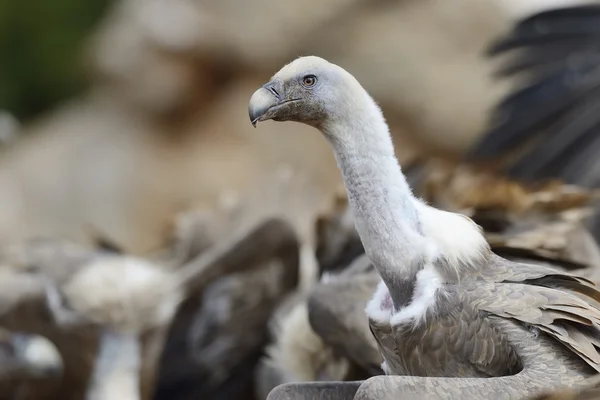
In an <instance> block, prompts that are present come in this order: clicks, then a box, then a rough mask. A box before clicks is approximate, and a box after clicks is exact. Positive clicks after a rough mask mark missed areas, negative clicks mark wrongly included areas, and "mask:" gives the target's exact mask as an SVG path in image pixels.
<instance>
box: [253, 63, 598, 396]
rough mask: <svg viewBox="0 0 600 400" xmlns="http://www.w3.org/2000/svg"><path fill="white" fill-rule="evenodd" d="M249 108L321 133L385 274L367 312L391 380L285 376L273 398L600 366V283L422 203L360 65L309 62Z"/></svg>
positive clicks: (504, 387)
mask: <svg viewBox="0 0 600 400" xmlns="http://www.w3.org/2000/svg"><path fill="white" fill-rule="evenodd" d="M248 112H249V117H250V120H251V122H252V124H253V125H255V126H256V124H257V123H258V122H261V121H266V120H274V121H295V122H300V123H305V124H308V125H310V126H313V127H315V128H317V129H318V130H320V131H321V133H322V134H323V135H324V136H325V138H326V139H327V141H328V142H329V143H330V145H331V147H332V149H333V152H334V154H335V158H336V161H337V164H338V167H339V169H340V171H341V174H342V178H343V181H344V184H345V187H346V191H347V194H348V201H349V205H350V209H351V210H352V213H353V216H354V221H355V226H356V229H357V232H358V234H359V237H360V239H361V242H362V244H363V247H364V249H365V253H366V255H367V257H368V258H369V260H370V261H371V262H372V264H373V266H374V267H375V269H376V270H377V272H378V274H379V276H380V277H381V281H380V282H379V283H378V285H377V288H376V290H375V293H374V294H373V297H372V298H371V300H370V301H369V302H368V304H367V306H366V308H365V311H366V314H367V317H368V321H369V326H370V330H371V332H372V334H373V336H374V338H375V340H376V342H377V346H378V349H379V351H380V354H381V356H382V359H383V363H382V365H381V367H382V369H383V371H384V372H385V374H386V376H375V377H371V378H369V379H367V380H365V381H364V382H356V381H355V382H348V383H339V382H338V383H331V382H329V383H316V384H311V383H302V384H285V385H280V386H278V387H276V388H275V389H273V391H271V393H270V394H269V398H271V399H289V398H319V397H321V398H354V399H357V400H361V399H398V398H423V397H425V398H438V399H447V398H488V399H494V398H526V397H528V396H531V395H535V394H536V393H538V392H540V391H542V390H547V389H549V388H554V387H560V386H571V387H575V386H576V385H578V384H579V383H581V382H582V381H583V380H584V379H585V378H588V377H590V376H592V375H593V374H595V373H597V372H598V371H600V353H599V352H598V350H597V347H596V346H599V347H600V325H599V324H600V309H599V308H597V306H596V305H595V304H597V302H598V301H599V300H600V292H599V291H598V290H597V289H596V287H595V285H594V283H593V282H592V281H589V280H587V279H585V278H582V277H579V276H577V275H574V274H571V273H567V272H563V271H559V270H557V269H554V268H551V267H547V266H543V265H535V264H526V263H519V262H513V261H509V260H506V259H504V258H502V257H500V256H497V255H495V254H494V253H492V252H491V250H490V247H489V245H488V243H487V242H486V240H485V238H484V236H483V235H482V232H481V229H480V228H479V227H478V226H477V225H476V224H475V223H474V222H473V221H472V220H471V219H470V218H468V217H466V216H464V215H460V214H456V213H451V212H447V211H442V210H439V209H436V208H433V207H430V206H429V205H427V204H425V203H424V202H423V201H421V200H419V199H417V198H416V197H415V196H414V195H413V194H412V191H411V189H410V187H409V185H408V183H407V181H406V178H405V176H404V175H403V173H402V170H401V168H400V166H399V164H398V160H397V158H396V156H395V153H394V147H393V144H392V141H391V137H390V133H389V129H388V126H387V123H386V121H385V119H384V117H383V114H382V112H381V110H380V108H379V107H378V106H377V104H376V103H375V101H374V100H373V98H372V97H371V96H370V95H369V94H368V93H367V91H366V90H365V89H364V88H363V87H362V86H361V85H360V83H359V82H358V81H357V80H356V79H355V78H354V77H353V76H352V75H351V74H350V73H348V72H347V71H345V70H344V69H343V68H341V67H339V66H337V65H335V64H332V63H330V62H328V61H326V60H324V59H322V58H319V57H314V56H309V57H300V58H298V59H296V60H294V61H293V62H291V63H289V64H287V65H286V66H284V67H283V68H282V69H281V70H280V71H279V72H277V73H276V74H275V75H274V76H273V77H272V79H271V80H270V81H269V82H268V83H266V84H265V85H263V86H262V87H261V88H259V89H257V90H256V91H255V92H254V94H253V95H252V97H251V99H250V102H249V107H248ZM481 378H485V379H481Z"/></svg>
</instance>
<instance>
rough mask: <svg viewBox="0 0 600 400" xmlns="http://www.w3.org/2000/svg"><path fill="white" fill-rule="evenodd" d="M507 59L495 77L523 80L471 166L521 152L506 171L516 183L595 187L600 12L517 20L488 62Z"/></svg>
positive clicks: (599, 142) (580, 10)
mask: <svg viewBox="0 0 600 400" xmlns="http://www.w3.org/2000/svg"><path fill="white" fill-rule="evenodd" d="M509 51H515V53H516V54H514V57H512V58H511V59H510V60H509V61H508V63H506V64H505V65H504V66H503V67H502V68H501V69H500V71H499V72H498V75H499V76H501V77H514V76H516V75H517V74H521V76H519V77H518V78H521V77H524V82H525V83H524V84H523V86H521V87H520V88H518V89H517V90H516V91H514V92H513V93H511V94H509V95H508V96H507V97H506V98H505V99H504V100H503V101H502V102H501V103H500V104H499V105H498V106H497V107H496V109H495V111H494V114H493V117H492V124H491V126H490V128H489V130H487V131H486V132H485V133H484V135H483V136H482V138H481V140H480V141H479V143H478V144H477V145H476V146H475V147H474V148H473V150H472V151H471V153H470V154H469V158H470V159H471V160H477V159H487V158H490V157H496V156H500V155H506V154H507V153H509V152H512V151H514V150H517V149H519V154H518V155H514V157H513V158H511V161H510V162H509V163H508V165H507V166H506V172H507V173H508V174H509V175H510V176H512V177H514V178H517V179H524V180H539V179H545V178H561V179H563V180H565V181H567V182H569V183H577V184H580V185H583V186H588V187H595V186H599V185H600V158H598V157H597V154H598V152H600V5H596V4H594V5H583V6H573V7H567V8H560V9H553V10H550V11H545V12H541V13H538V14H535V15H533V16H531V17H529V18H526V19H524V20H522V21H521V22H519V23H518V24H517V25H516V26H515V27H514V29H513V30H512V31H511V32H510V33H509V34H508V35H506V36H505V37H504V38H501V39H500V40H498V41H497V42H496V43H494V44H493V45H492V46H491V48H490V49H489V51H488V54H489V55H490V56H497V55H503V56H504V55H506V53H508V52H509ZM526 144H527V146H526V147H525V148H524V147H523V146H524V145H526ZM523 149H524V151H523Z"/></svg>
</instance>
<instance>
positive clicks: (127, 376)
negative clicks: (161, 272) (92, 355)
mask: <svg viewBox="0 0 600 400" xmlns="http://www.w3.org/2000/svg"><path fill="white" fill-rule="evenodd" d="M140 351H141V350H140V342H139V338H138V336H137V335H134V334H130V333H122V332H116V331H110V330H107V331H105V332H102V334H101V336H100V343H99V354H98V357H97V359H96V364H95V366H94V372H93V375H92V379H91V383H90V387H89V389H88V393H87V396H86V400H112V399H123V400H140V398H141V395H140V368H141V360H140V357H141V354H140Z"/></svg>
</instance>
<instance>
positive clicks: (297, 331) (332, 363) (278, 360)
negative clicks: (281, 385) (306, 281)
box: [266, 301, 349, 382]
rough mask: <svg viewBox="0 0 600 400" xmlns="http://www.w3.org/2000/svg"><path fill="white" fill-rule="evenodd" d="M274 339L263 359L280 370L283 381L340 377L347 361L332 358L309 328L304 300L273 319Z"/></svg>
mask: <svg viewBox="0 0 600 400" xmlns="http://www.w3.org/2000/svg"><path fill="white" fill-rule="evenodd" d="M275 326H276V328H275V330H276V332H275V333H276V339H275V342H274V343H273V344H272V345H270V346H269V347H268V348H267V350H266V351H267V360H266V362H267V363H268V364H269V365H270V366H272V367H274V368H276V369H277V370H278V371H280V372H281V373H283V375H284V377H283V380H285V381H286V382H304V381H314V380H319V379H320V377H326V378H327V380H342V379H343V378H344V376H345V375H346V374H347V372H348V369H349V363H348V361H347V360H346V359H344V358H339V357H335V356H334V354H333V351H332V349H331V348H329V347H328V346H327V345H326V344H325V343H324V342H323V340H321V338H320V337H319V336H317V334H316V333H315V332H314V331H313V330H312V328H311V326H310V323H309V321H308V307H307V304H306V302H305V301H301V302H299V303H298V304H296V305H295V306H294V307H293V308H292V309H291V310H290V311H289V313H287V314H285V315H283V316H282V317H280V319H279V320H278V321H276V325H275Z"/></svg>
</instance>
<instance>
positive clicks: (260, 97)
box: [248, 82, 283, 128]
mask: <svg viewBox="0 0 600 400" xmlns="http://www.w3.org/2000/svg"><path fill="white" fill-rule="evenodd" d="M276 85H277V84H276V83H275V82H269V83H267V84H266V85H264V86H263V87H261V88H260V89H258V90H257V91H256V92H254V94H253V95H252V97H251V98H250V103H249V104H248V115H249V116H250V122H251V123H252V126H254V127H255V128H256V123H257V122H260V121H265V120H267V119H270V118H271V116H270V115H269V110H270V109H272V108H273V107H275V106H277V105H279V104H281V103H282V102H283V98H282V96H281V93H280V91H277V89H276Z"/></svg>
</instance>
